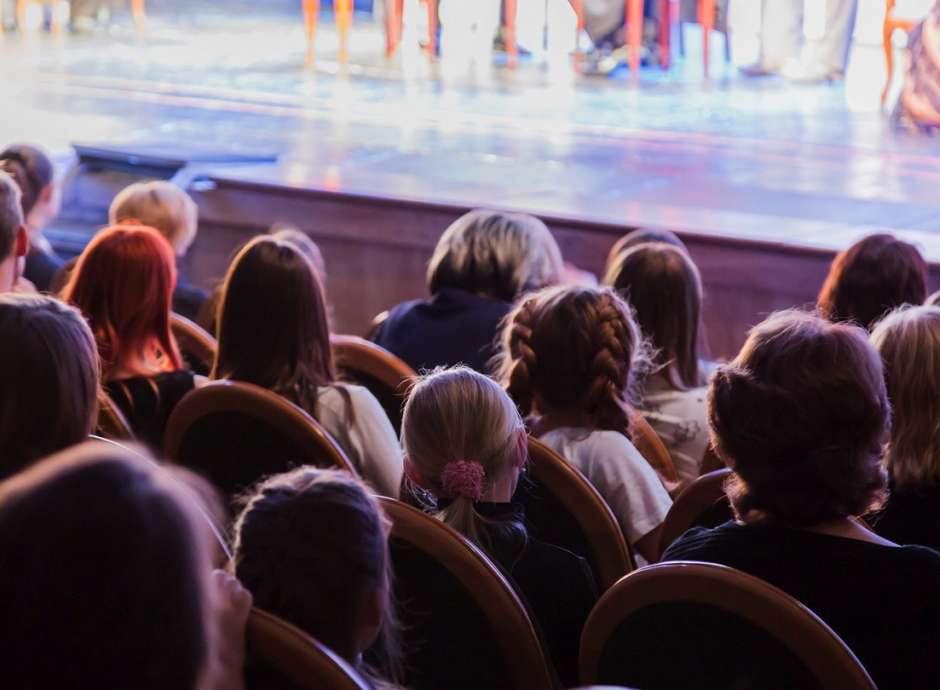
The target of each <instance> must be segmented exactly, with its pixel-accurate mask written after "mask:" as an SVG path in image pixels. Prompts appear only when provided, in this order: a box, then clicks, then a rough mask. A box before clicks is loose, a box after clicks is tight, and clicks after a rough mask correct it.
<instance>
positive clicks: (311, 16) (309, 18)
mask: <svg viewBox="0 0 940 690" xmlns="http://www.w3.org/2000/svg"><path fill="white" fill-rule="evenodd" d="M303 11H304V32H305V33H306V35H307V57H306V60H305V62H306V64H307V66H308V67H309V66H310V65H312V64H313V38H314V36H316V33H317V18H318V17H319V16H320V0H303Z"/></svg>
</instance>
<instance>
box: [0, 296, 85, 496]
mask: <svg viewBox="0 0 940 690" xmlns="http://www.w3.org/2000/svg"><path fill="white" fill-rule="evenodd" d="M0 361H3V362H4V363H5V365H4V373H3V386H4V390H5V391H6V392H5V394H4V395H3V396H0V479H3V478H5V477H8V476H10V475H12V474H15V473H16V472H18V471H20V470H21V469H23V468H24V467H26V466H28V465H29V464H31V463H32V462H34V461H35V460H38V459H39V458H41V457H43V456H45V455H48V454H50V453H54V452H56V451H59V450H62V449H63V448H67V447H68V446H71V445H74V444H76V443H79V442H81V441H83V440H85V438H87V436H88V434H90V433H91V432H92V430H93V429H94V426H95V422H96V420H97V417H98V389H99V370H98V351H97V349H96V347H95V339H94V337H93V336H92V334H91V330H90V329H89V328H88V325H87V324H86V323H85V320H84V319H83V318H82V315H81V314H80V313H79V311H78V310H77V309H75V308H74V307H69V306H67V305H65V304H64V303H62V302H60V301H59V300H56V299H53V298H51V297H40V296H38V295H26V294H15V293H8V294H3V295H0Z"/></svg>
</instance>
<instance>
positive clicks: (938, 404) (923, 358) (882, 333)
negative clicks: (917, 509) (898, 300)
mask: <svg viewBox="0 0 940 690" xmlns="http://www.w3.org/2000/svg"><path fill="white" fill-rule="evenodd" d="M871 342H872V344H873V345H874V346H875V348H876V349H877V350H878V352H879V353H880V354H881V359H882V361H883V362H884V367H885V381H886V383H887V389H888V398H889V399H890V400H891V406H892V408H893V410H894V415H893V418H892V422H891V440H890V442H889V445H888V452H887V456H886V462H887V468H888V472H889V473H890V474H891V478H892V479H893V480H894V484H895V486H897V487H899V488H910V489H918V488H921V487H924V486H931V485H936V484H940V393H938V391H940V307H935V306H918V307H902V308H901V309H897V310H895V311H893V312H891V313H889V314H888V315H887V316H886V317H885V318H884V319H882V320H881V321H880V322H879V323H878V325H877V326H876V327H875V329H874V331H873V332H872V334H871Z"/></svg>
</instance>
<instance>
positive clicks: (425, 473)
mask: <svg viewBox="0 0 940 690" xmlns="http://www.w3.org/2000/svg"><path fill="white" fill-rule="evenodd" d="M525 438H526V436H525V426H524V425H523V423H522V418H521V417H520V416H519V412H518V410H516V406H515V405H514V404H513V402H512V400H510V399H509V396H507V395H506V393H504V392H503V390H502V389H501V388H500V387H499V385H498V384H497V383H496V382H495V381H493V380H492V379H489V378H487V377H486V376H484V375H483V374H480V373H477V372H476V371H473V370H472V369H469V368H467V367H455V368H452V369H437V370H435V371H433V372H431V373H430V374H427V375H426V376H424V377H422V378H420V379H419V380H418V381H417V382H416V383H415V385H414V387H413V388H412V390H411V394H410V395H409V396H408V401H407V402H406V403H405V410H404V415H403V417H402V427H401V440H402V446H403V448H404V451H405V462H406V465H407V472H408V474H409V476H410V477H412V479H415V480H416V481H418V483H420V484H421V485H422V486H423V487H424V488H425V489H427V490H429V491H430V492H431V493H432V494H433V495H434V496H435V497H436V498H438V499H439V500H440V503H441V504H444V503H445V502H446V501H450V503H448V504H446V505H443V507H442V509H441V510H439V512H438V513H437V516H438V518H439V519H441V520H442V521H443V522H444V523H446V524H448V525H450V526H451V527H453V528H454V529H456V530H457V531H458V532H460V533H462V534H463V535H464V536H466V537H467V538H468V539H470V540H471V541H474V542H476V543H478V544H480V545H481V546H484V547H485V545H486V543H487V538H486V534H485V531H484V530H483V529H482V528H483V526H484V525H486V524H492V521H490V520H488V519H487V518H485V517H483V516H482V515H480V514H479V513H478V512H477V511H476V509H475V508H474V505H473V504H474V499H475V498H477V499H478V498H479V495H480V494H482V493H483V492H484V491H485V488H486V487H487V486H488V485H490V484H492V482H494V481H496V480H497V479H498V478H500V477H502V476H503V473H504V472H506V471H509V470H510V469H511V468H512V467H517V466H519V465H521V464H522V462H523V461H524V460H525V453H526V446H525ZM460 465H478V466H479V467H480V468H482V479H481V480H480V482H479V484H478V489H479V491H478V492H477V495H476V497H474V496H473V495H472V494H473V492H472V491H468V492H463V491H459V492H456V493H457V495H454V492H453V489H452V487H451V486H450V485H449V483H448V481H447V473H448V472H449V471H450V470H451V469H453V468H454V467H457V466H460ZM441 499H442V500H441Z"/></svg>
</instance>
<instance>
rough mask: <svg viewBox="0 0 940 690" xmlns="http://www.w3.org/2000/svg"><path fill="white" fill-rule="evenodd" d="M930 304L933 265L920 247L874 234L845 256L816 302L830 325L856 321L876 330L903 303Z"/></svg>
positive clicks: (839, 257) (834, 264)
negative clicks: (929, 276)
mask: <svg viewBox="0 0 940 690" xmlns="http://www.w3.org/2000/svg"><path fill="white" fill-rule="evenodd" d="M925 299H927V263H926V262H925V261H924V257H922V256H921V255H920V252H919V251H917V248H916V247H915V246H914V245H912V244H908V243H907V242H902V241H901V240H899V239H897V238H896V237H894V236H892V235H886V234H878V235H869V236H868V237H866V238H864V239H863V240H860V241H858V242H856V243H855V244H853V245H852V246H851V247H849V248H848V249H846V250H844V251H842V252H839V254H837V255H836V258H835V259H833V261H832V266H831V267H830V268H829V275H828V276H826V281H825V282H824V283H823V286H822V289H821V290H820V291H819V297H818V298H817V299H816V302H817V306H818V308H819V313H820V314H821V315H822V316H823V317H825V318H827V319H829V320H830V321H852V322H854V323H857V324H858V325H859V326H862V327H863V328H867V329H868V330H871V328H872V327H873V326H874V325H875V322H876V321H878V319H880V318H881V317H882V316H884V315H885V314H886V313H887V312H889V311H891V310H892V309H894V308H895V307H900V306H901V305H903V304H923V303H924V300H925Z"/></svg>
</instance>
